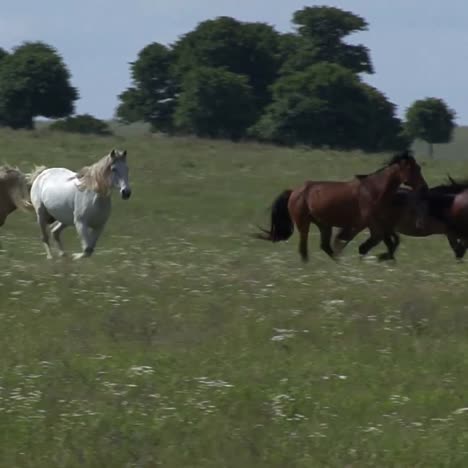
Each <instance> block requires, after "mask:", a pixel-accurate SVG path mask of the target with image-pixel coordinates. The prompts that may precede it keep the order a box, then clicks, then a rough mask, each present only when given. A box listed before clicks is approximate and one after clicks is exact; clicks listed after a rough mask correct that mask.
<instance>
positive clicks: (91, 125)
mask: <svg viewBox="0 0 468 468" xmlns="http://www.w3.org/2000/svg"><path fill="white" fill-rule="evenodd" d="M50 129H51V130H58V131H60V132H70V133H86V134H93V135H103V136H108V135H112V131H111V129H110V128H109V125H108V124H107V123H106V122H104V121H103V120H99V119H96V118H95V117H93V116H92V115H89V114H82V115H75V116H73V117H67V118H66V119H63V120H57V121H56V122H54V123H53V124H52V125H51V126H50Z"/></svg>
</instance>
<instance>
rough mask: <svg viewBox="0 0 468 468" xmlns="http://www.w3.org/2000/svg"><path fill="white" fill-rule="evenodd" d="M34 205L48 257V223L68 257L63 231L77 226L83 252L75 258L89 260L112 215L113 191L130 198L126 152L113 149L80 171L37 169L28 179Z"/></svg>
mask: <svg viewBox="0 0 468 468" xmlns="http://www.w3.org/2000/svg"><path fill="white" fill-rule="evenodd" d="M29 183H30V184H31V203H32V205H33V207H34V209H35V211H36V214H37V222H38V224H39V227H40V229H41V233H42V242H43V243H44V246H45V250H46V254H47V258H49V259H50V258H52V252H51V249H50V244H49V232H48V227H47V225H48V224H52V223H54V222H55V221H57V223H56V224H55V226H54V227H53V228H52V229H51V231H52V236H53V237H54V240H55V242H56V243H57V246H58V248H59V253H60V255H61V256H63V255H65V252H64V251H63V244H62V241H61V239H60V234H61V232H62V231H63V230H64V229H65V228H66V227H67V226H71V225H75V228H76V231H77V232H78V235H79V237H80V239H81V245H82V248H83V251H82V252H80V253H76V254H73V259H75V260H76V259H79V258H84V257H89V256H90V255H91V254H92V253H93V251H94V248H95V247H96V243H97V241H98V239H99V236H100V235H101V233H102V231H103V229H104V226H105V225H106V222H107V220H108V219H109V215H110V213H111V191H112V188H114V187H115V188H118V189H119V190H120V194H121V196H122V198H123V199H124V200H127V199H128V198H130V195H131V193H132V192H131V189H130V185H129V183H128V166H127V151H118V150H112V151H111V152H110V153H109V154H108V155H107V156H104V157H103V158H102V159H100V160H99V161H98V162H96V163H95V164H93V165H92V166H87V167H84V168H82V169H81V170H80V171H78V172H76V173H75V172H73V171H70V170H69V169H65V168H61V167H60V168H59V167H53V168H48V169H46V168H38V169H37V170H36V171H34V172H33V173H32V174H31V175H30V178H29Z"/></svg>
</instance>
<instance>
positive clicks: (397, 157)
mask: <svg viewBox="0 0 468 468" xmlns="http://www.w3.org/2000/svg"><path fill="white" fill-rule="evenodd" d="M412 160H413V161H414V155H413V152H412V151H411V150H409V149H406V150H404V151H401V152H400V153H397V154H394V155H393V156H392V157H391V158H390V159H388V160H387V161H386V162H385V164H384V165H383V166H382V167H380V168H379V169H377V170H376V171H374V172H370V173H369V174H356V175H355V176H354V177H355V178H356V179H358V180H362V179H365V178H366V177H369V176H371V175H374V174H377V173H378V172H381V171H383V170H384V169H387V167H390V166H392V165H393V164H398V163H400V162H401V161H412Z"/></svg>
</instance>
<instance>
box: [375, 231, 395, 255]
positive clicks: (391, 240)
mask: <svg viewBox="0 0 468 468" xmlns="http://www.w3.org/2000/svg"><path fill="white" fill-rule="evenodd" d="M383 241H384V243H385V245H386V246H387V252H385V253H382V254H380V255H379V256H378V259H379V261H384V260H395V252H396V249H397V248H398V246H399V245H400V237H399V236H398V234H396V233H395V232H392V233H390V234H385V235H384V238H383Z"/></svg>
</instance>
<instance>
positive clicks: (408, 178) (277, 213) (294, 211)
mask: <svg viewBox="0 0 468 468" xmlns="http://www.w3.org/2000/svg"><path fill="white" fill-rule="evenodd" d="M401 184H406V185H409V186H410V187H412V188H414V189H416V190H418V189H425V188H427V184H426V181H425V180H424V178H423V176H422V175H421V168H420V167H419V165H418V163H417V162H416V160H415V159H414V157H413V156H412V154H411V153H410V152H409V151H404V152H403V153H401V154H397V155H396V156H394V157H393V158H392V159H391V160H390V161H389V162H388V163H387V164H386V165H385V166H384V167H383V168H382V169H379V170H378V171H376V172H374V173H372V174H369V175H366V176H360V177H358V178H355V179H353V180H350V181H347V182H334V181H307V182H305V183H304V184H303V185H302V186H301V187H299V188H297V189H295V190H285V191H284V192H283V193H281V194H280V195H279V196H278V198H276V200H275V201H274V202H273V206H272V208H271V225H270V229H269V230H262V233H261V234H257V235H256V237H258V238H260V239H264V240H269V241H272V242H278V241H283V240H287V239H289V238H290V237H291V235H292V234H293V231H294V225H296V227H297V229H298V231H299V235H300V242H299V253H300V255H301V258H302V260H303V261H307V260H308V247H307V240H308V235H309V228H310V224H311V223H313V224H315V225H316V226H317V227H318V229H319V231H320V236H321V241H320V247H321V249H322V250H323V251H324V252H326V253H327V255H329V256H330V257H334V250H333V249H332V247H331V245H330V239H331V235H332V229H333V227H341V228H344V229H345V230H346V232H347V233H348V237H350V238H353V237H354V236H355V235H356V234H357V233H359V232H361V231H362V230H363V229H365V228H366V227H368V228H369V229H370V231H371V233H372V234H373V236H374V237H378V238H384V237H385V236H386V235H387V234H390V233H387V232H385V231H384V230H383V226H382V223H381V221H380V219H379V216H378V213H379V210H380V209H381V207H382V206H384V205H385V204H387V203H388V202H389V200H390V199H391V198H392V197H393V195H394V194H395V192H396V191H397V190H398V187H399V186H400V185H401Z"/></svg>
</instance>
